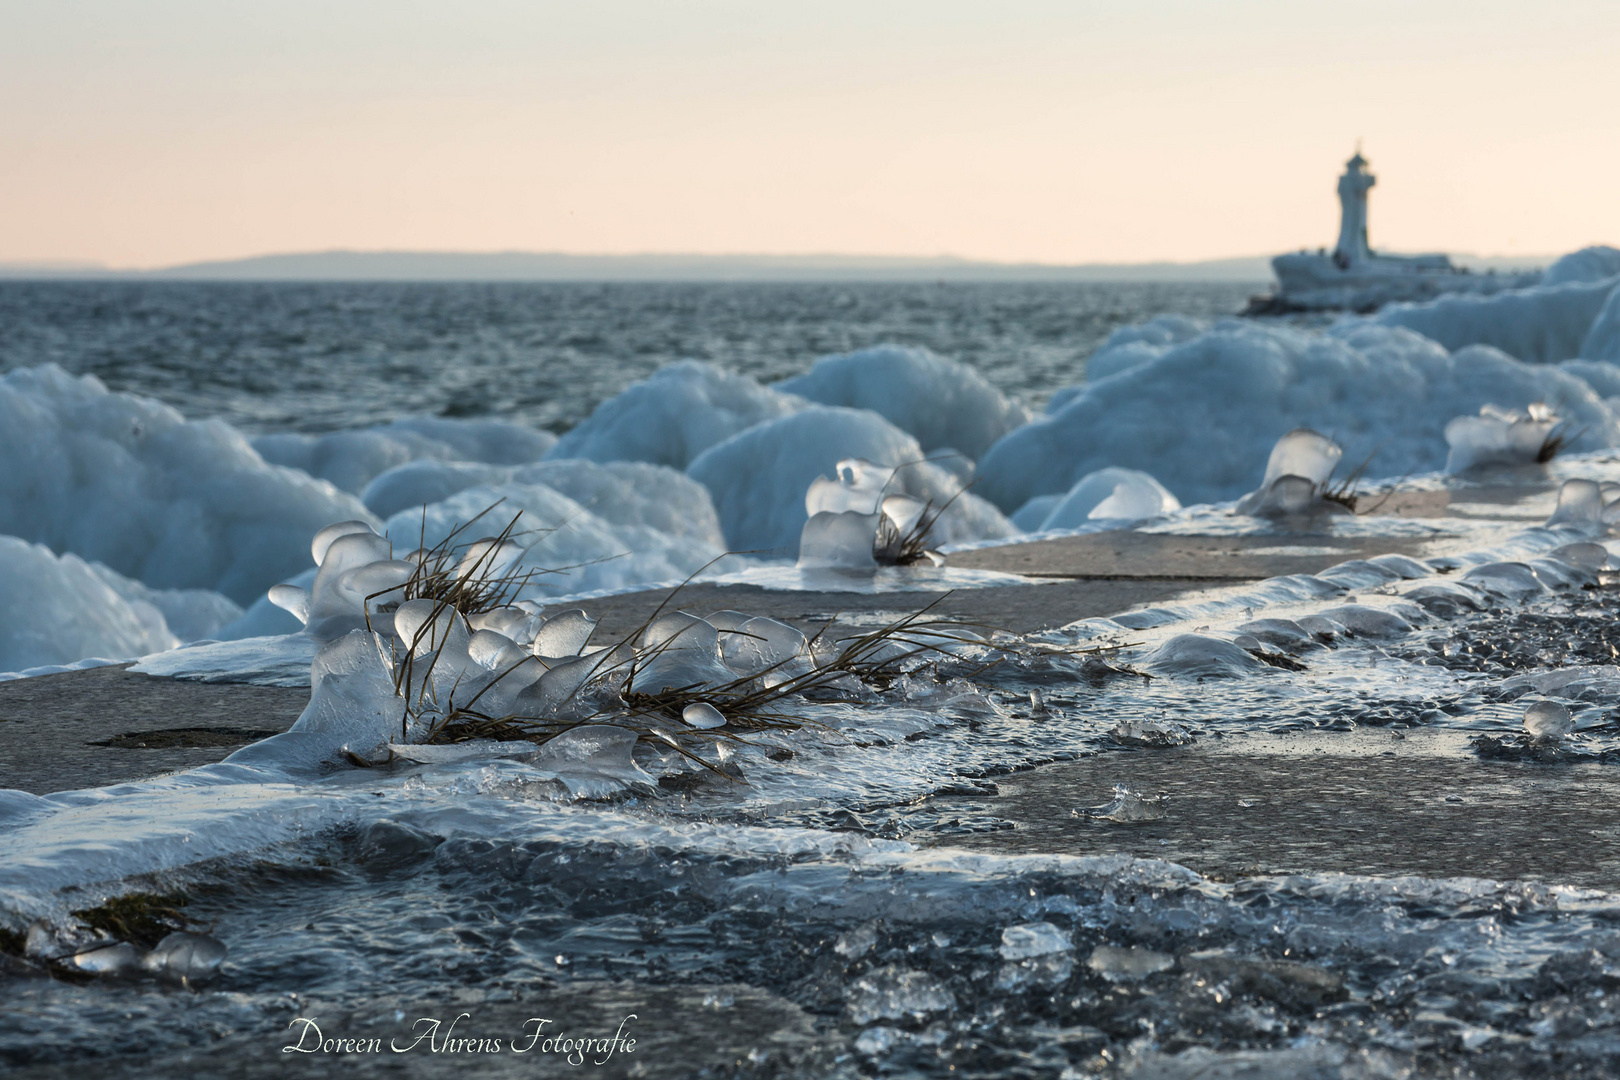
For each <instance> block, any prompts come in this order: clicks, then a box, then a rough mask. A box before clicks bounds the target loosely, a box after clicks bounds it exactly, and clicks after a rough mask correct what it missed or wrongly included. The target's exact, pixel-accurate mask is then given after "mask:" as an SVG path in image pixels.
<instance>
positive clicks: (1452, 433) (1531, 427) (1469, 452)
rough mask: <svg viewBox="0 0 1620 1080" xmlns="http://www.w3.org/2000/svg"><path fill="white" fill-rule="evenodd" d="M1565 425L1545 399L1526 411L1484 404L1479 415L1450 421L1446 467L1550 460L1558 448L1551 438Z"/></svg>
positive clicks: (1452, 469)
mask: <svg viewBox="0 0 1620 1080" xmlns="http://www.w3.org/2000/svg"><path fill="white" fill-rule="evenodd" d="M1562 426H1563V421H1562V420H1561V419H1560V418H1559V416H1558V414H1557V413H1555V412H1553V410H1552V409H1551V408H1550V407H1549V406H1548V405H1547V404H1546V403H1545V402H1540V401H1535V402H1531V403H1530V405H1529V407H1528V408H1527V409H1526V410H1525V411H1524V412H1519V411H1517V410H1515V409H1502V408H1498V407H1497V406H1495V405H1482V406H1480V410H1479V415H1478V416H1459V417H1457V418H1456V419H1455V420H1452V421H1451V422H1450V423H1449V424H1447V425H1446V445H1447V446H1448V447H1450V452H1449V453H1448V454H1447V455H1446V471H1447V472H1463V471H1464V470H1466V469H1472V468H1475V467H1477V466H1481V465H1525V464H1532V463H1535V462H1540V461H1546V460H1548V459H1550V458H1551V457H1552V455H1553V452H1555V451H1556V444H1555V443H1553V442H1552V441H1551V440H1552V439H1553V438H1554V437H1555V435H1556V433H1557V432H1558V431H1559V429H1560V428H1561V427H1562Z"/></svg>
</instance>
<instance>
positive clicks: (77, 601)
mask: <svg viewBox="0 0 1620 1080" xmlns="http://www.w3.org/2000/svg"><path fill="white" fill-rule="evenodd" d="M112 580H113V575H112V574H111V573H110V572H109V571H106V570H105V569H104V568H98V567H94V566H92V565H90V564H88V563H86V562H85V561H84V560H83V559H80V558H79V557H77V556H76V555H71V554H69V555H63V556H60V557H58V556H56V555H54V554H52V553H51V550H50V549H49V548H47V547H45V546H44V545H42V544H30V543H28V542H27V541H25V540H19V539H17V538H16V537H14V536H0V607H3V608H4V610H5V612H6V617H5V619H4V620H3V621H0V671H22V670H24V669H25V668H31V667H40V666H43V665H46V664H68V663H72V662H73V661H75V660H82V659H84V658H85V657H89V656H102V657H109V658H121V657H134V656H144V655H146V654H147V653H153V652H159V651H161V650H163V649H172V648H174V647H175V646H176V645H178V644H179V643H180V642H179V639H178V638H177V637H176V636H175V635H174V634H173V633H172V632H171V631H170V629H169V626H168V624H167V623H166V622H165V621H164V616H163V612H162V611H161V610H159V608H158V607H157V606H156V605H154V604H152V603H150V602H149V601H147V600H144V599H141V598H140V596H139V595H137V594H135V593H134V592H133V591H132V590H128V586H129V585H133V584H135V583H133V582H128V581H127V580H125V581H124V584H125V586H126V591H130V593H131V594H130V595H128V596H125V595H121V594H120V592H119V590H118V589H116V588H114V587H113V585H112V584H111V583H110V582H111V581H112ZM220 599H222V600H223V599H224V598H223V597H221V598H220ZM226 602H227V603H229V601H226ZM238 610H240V609H238Z"/></svg>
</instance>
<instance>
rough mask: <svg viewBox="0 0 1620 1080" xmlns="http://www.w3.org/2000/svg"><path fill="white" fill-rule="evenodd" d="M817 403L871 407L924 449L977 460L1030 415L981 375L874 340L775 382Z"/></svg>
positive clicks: (930, 355) (776, 386)
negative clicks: (870, 344)
mask: <svg viewBox="0 0 1620 1080" xmlns="http://www.w3.org/2000/svg"><path fill="white" fill-rule="evenodd" d="M773 389H776V390H780V391H783V392H785V393H789V394H796V395H798V396H799V397H802V398H805V399H807V400H809V401H814V402H816V403H818V404H821V405H843V406H848V407H850V408H855V409H870V410H872V411H873V412H875V413H877V414H878V415H880V416H882V417H883V418H884V419H885V420H887V421H889V423H891V424H893V425H894V426H895V427H897V428H899V429H900V430H901V431H904V432H907V433H909V434H910V435H911V436H912V437H913V438H915V439H916V440H917V443H918V444H919V445H920V446H921V447H922V448H923V449H924V450H925V451H932V450H938V449H941V448H947V447H948V448H951V449H954V450H959V451H961V452H962V453H963V454H966V455H967V456H968V457H969V458H978V457H980V456H981V455H983V453H984V452H985V451H986V450H988V449H990V446H991V444H993V443H994V442H995V441H996V440H997V439H999V438H1001V436H1003V435H1005V434H1006V433H1007V432H1009V431H1011V430H1012V429H1013V428H1016V427H1018V426H1019V425H1021V424H1023V423H1024V422H1025V421H1027V420H1028V419H1029V414H1028V413H1027V412H1026V411H1025V410H1024V408H1023V407H1022V406H1020V405H1017V404H1015V403H1014V402H1011V401H1008V400H1007V398H1006V397H1005V396H1004V395H1003V394H1002V393H1001V392H1000V391H999V390H997V389H996V388H995V387H993V386H991V385H990V383H989V382H987V381H986V380H985V378H984V376H982V375H980V374H979V373H978V372H977V371H975V370H973V369H972V368H970V367H968V366H967V365H965V364H961V363H958V362H957V361H955V360H949V359H947V358H945V357H943V356H939V355H937V354H936V353H933V352H931V351H929V350H928V349H922V348H915V347H907V346H900V345H878V346H875V347H873V348H869V349H858V350H856V351H855V352H852V353H845V354H842V355H837V356H824V357H822V358H821V359H819V360H817V361H816V362H815V364H814V365H813V366H812V367H811V368H810V370H809V371H807V372H805V373H804V374H803V375H798V376H795V377H794V378H791V379H787V380H784V381H783V382H779V383H776V384H774V386H773Z"/></svg>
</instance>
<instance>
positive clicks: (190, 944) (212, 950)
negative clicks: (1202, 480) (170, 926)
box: [141, 931, 226, 982]
mask: <svg viewBox="0 0 1620 1080" xmlns="http://www.w3.org/2000/svg"><path fill="white" fill-rule="evenodd" d="M225 952H226V949H225V945H224V944H223V943H222V942H220V941H219V940H218V939H217V938H212V937H209V936H208V935H207V934H193V933H188V932H186V931H176V932H175V933H172V934H170V935H168V936H167V937H165V938H164V939H163V940H162V941H160V942H158V943H157V945H156V947H154V948H153V949H152V951H151V952H149V953H147V954H146V955H145V956H144V957H143V958H142V959H141V966H142V967H144V968H145V969H146V970H147V971H150V972H154V973H156V974H160V975H167V976H169V977H170V978H174V979H185V980H187V981H188V982H195V981H197V980H198V979H205V978H207V977H208V976H210V975H212V974H213V973H214V972H216V971H218V970H219V965H220V964H221V963H223V962H224V960H225Z"/></svg>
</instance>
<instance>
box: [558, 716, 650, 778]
mask: <svg viewBox="0 0 1620 1080" xmlns="http://www.w3.org/2000/svg"><path fill="white" fill-rule="evenodd" d="M636 739H637V735H636V733H635V732H634V731H630V730H628V729H627V728H621V727H615V726H613V725H612V724H581V725H579V726H578V727H571V728H569V729H568V730H567V731H564V732H562V733H561V734H559V735H557V736H555V737H553V738H551V739H549V740H547V741H546V743H545V745H543V746H541V747H540V750H539V752H538V753H536V754H535V755H534V757H532V758H531V759H530V763H531V764H532V765H533V766H534V767H535V768H537V769H544V770H546V771H548V772H553V773H556V774H557V775H558V776H559V777H560V778H562V779H563V780H564V781H565V782H566V781H568V780H570V779H587V778H589V779H595V778H607V779H611V780H613V781H616V782H617V783H619V784H630V783H636V782H645V781H646V780H647V774H646V773H644V772H642V771H641V770H640V769H639V768H637V767H636V764H635V761H634V759H633V754H634V752H635V748H636Z"/></svg>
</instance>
